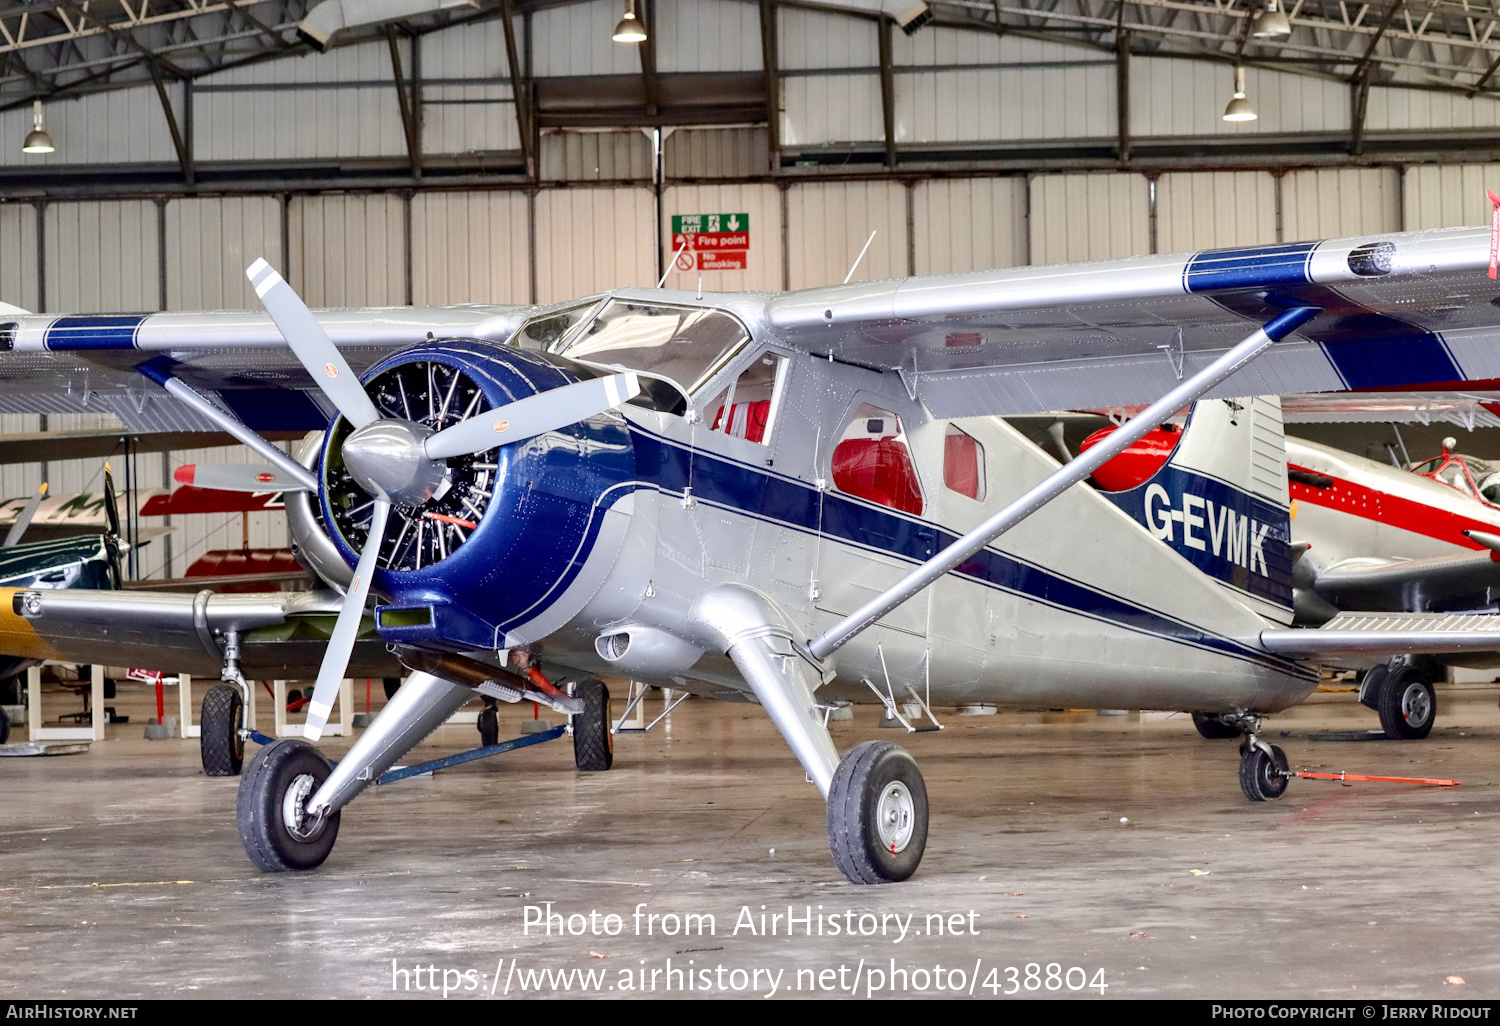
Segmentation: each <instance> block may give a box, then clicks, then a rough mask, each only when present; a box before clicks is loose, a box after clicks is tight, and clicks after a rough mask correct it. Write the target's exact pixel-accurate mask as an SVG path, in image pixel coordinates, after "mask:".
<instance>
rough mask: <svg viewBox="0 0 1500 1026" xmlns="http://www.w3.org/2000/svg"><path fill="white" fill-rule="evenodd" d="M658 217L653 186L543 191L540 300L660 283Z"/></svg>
mask: <svg viewBox="0 0 1500 1026" xmlns="http://www.w3.org/2000/svg"><path fill="white" fill-rule="evenodd" d="M565 9H566V8H565ZM654 220H655V213H654V210H653V197H652V195H651V190H650V189H607V188H595V189H590V188H574V189H547V190H544V191H542V192H541V193H539V194H538V195H537V198H536V221H537V231H536V268H537V289H536V293H537V301H538V302H542V303H555V302H557V301H559V300H563V299H570V298H572V297H575V296H586V295H589V294H590V293H594V292H600V291H603V290H605V289H615V288H621V287H623V286H626V285H655V284H656V277H657V272H656V226H655V225H654V224H653V223H652V222H653V221H654Z"/></svg>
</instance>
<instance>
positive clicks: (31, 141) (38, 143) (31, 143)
mask: <svg viewBox="0 0 1500 1026" xmlns="http://www.w3.org/2000/svg"><path fill="white" fill-rule="evenodd" d="M31 117H32V126H31V131H30V132H29V133H27V135H26V142H25V143H23V144H22V145H21V152H22V153H51V152H52V151H53V150H55V149H57V147H56V146H53V145H52V137H51V136H50V135H48V134H47V130H46V129H45V128H43V127H42V101H41V100H35V101H33V103H32V106H31Z"/></svg>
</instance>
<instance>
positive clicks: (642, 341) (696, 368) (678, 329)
mask: <svg viewBox="0 0 1500 1026" xmlns="http://www.w3.org/2000/svg"><path fill="white" fill-rule="evenodd" d="M749 340H750V333H749V332H748V331H746V330H745V326H744V325H743V324H741V323H740V321H739V319H738V318H736V317H734V316H733V315H732V314H728V313H725V312H724V311H722V310H705V309H702V308H700V307H680V306H668V305H666V304H657V303H652V304H646V303H641V302H635V301H632V302H625V301H622V300H612V301H611V302H610V303H609V304H608V305H607V306H605V307H604V309H603V310H601V311H600V312H599V315H598V316H597V317H595V318H594V319H593V321H592V322H591V323H590V324H589V325H588V326H587V327H585V328H583V329H582V330H581V331H571V332H569V333H568V334H567V335H565V336H563V337H561V338H560V339H559V340H558V341H556V342H554V343H553V344H552V345H551V346H550V347H549V350H550V351H551V352H553V353H557V354H559V355H561V356H565V357H567V358H568V359H570V360H577V361H578V362H579V363H584V364H588V365H590V366H594V367H599V368H601V369H613V368H615V367H623V368H625V369H626V370H633V371H636V372H638V373H640V374H644V375H648V376H650V377H653V378H661V379H663V380H666V381H669V382H671V383H672V384H673V385H675V386H676V387H677V389H678V390H679V391H681V392H682V393H683V395H692V394H693V393H694V392H695V391H697V390H698V389H699V388H701V387H702V386H703V385H704V384H705V383H706V382H707V381H708V379H709V378H711V377H713V375H714V374H715V373H716V372H717V371H718V370H719V369H720V368H722V367H723V366H724V364H725V362H726V361H728V360H729V359H730V358H731V357H733V356H734V354H735V353H737V352H738V351H739V350H740V348H741V347H742V346H744V345H745V343H747V342H748V341H749Z"/></svg>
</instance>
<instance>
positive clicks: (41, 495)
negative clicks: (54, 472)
mask: <svg viewBox="0 0 1500 1026" xmlns="http://www.w3.org/2000/svg"><path fill="white" fill-rule="evenodd" d="M46 497H47V482H45V481H43V482H42V486H41V487H40V488H38V489H37V490H36V494H35V495H33V496H32V497H31V501H30V502H28V503H27V504H26V505H25V507H24V508H23V509H22V510H21V515H20V516H18V517H16V522H15V523H14V524H12V525H11V528H10V530H9V531H8V532H6V535H5V541H4V542H3V543H0V549H8V548H10V547H11V546H12V545H14V544H16V543H17V542H19V541H20V540H21V536H22V535H24V534H25V533H26V528H28V527H30V526H31V518H32V517H34V516H36V511H37V509H38V508H39V507H40V506H41V504H42V500H43V499H45V498H46Z"/></svg>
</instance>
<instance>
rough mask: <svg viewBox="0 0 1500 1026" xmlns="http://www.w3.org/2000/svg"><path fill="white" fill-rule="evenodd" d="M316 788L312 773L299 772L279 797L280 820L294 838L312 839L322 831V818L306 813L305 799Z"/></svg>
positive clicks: (305, 840)
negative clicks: (281, 796)
mask: <svg viewBox="0 0 1500 1026" xmlns="http://www.w3.org/2000/svg"><path fill="white" fill-rule="evenodd" d="M317 789H318V782H317V781H316V780H314V779H313V777H312V774H311V773H301V774H299V775H298V776H297V777H296V779H294V780H293V781H292V783H291V785H290V786H288V787H287V789H286V795H285V796H284V797H283V798H282V799H281V822H282V823H283V824H284V825H285V826H286V832H287V833H289V834H291V835H292V838H293V839H294V840H297V841H302V842H307V841H313V840H316V839H317V837H318V835H319V834H321V833H322V832H323V826H324V822H325V820H324V818H323V817H322V816H309V815H308V813H307V800H308V799H309V798H311V797H312V794H313V792H314V791H316V790H317Z"/></svg>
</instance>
